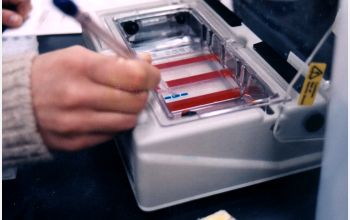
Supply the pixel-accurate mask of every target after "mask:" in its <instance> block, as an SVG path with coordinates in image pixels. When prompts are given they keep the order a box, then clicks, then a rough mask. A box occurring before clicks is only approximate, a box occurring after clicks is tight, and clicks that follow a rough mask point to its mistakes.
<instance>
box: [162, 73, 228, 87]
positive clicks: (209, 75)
mask: <svg viewBox="0 0 350 220" xmlns="http://www.w3.org/2000/svg"><path fill="white" fill-rule="evenodd" d="M228 76H232V72H231V70H229V69H222V70H217V71H213V72H208V73H202V74H198V75H195V76H189V77H184V78H180V79H174V80H169V81H167V82H166V84H167V85H168V86H169V87H175V86H180V85H184V84H190V83H195V82H199V81H203V80H209V79H215V78H219V77H228Z"/></svg>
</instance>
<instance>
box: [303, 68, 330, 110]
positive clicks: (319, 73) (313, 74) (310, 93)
mask: <svg viewBox="0 0 350 220" xmlns="http://www.w3.org/2000/svg"><path fill="white" fill-rule="evenodd" d="M326 67H327V64H325V63H310V66H309V71H308V73H307V75H306V78H305V81H304V84H303V88H302V90H301V93H300V96H299V100H298V104H299V105H309V106H310V105H312V104H314V101H315V98H316V95H317V92H318V88H319V87H320V83H321V80H322V78H323V74H324V72H325V71H326Z"/></svg>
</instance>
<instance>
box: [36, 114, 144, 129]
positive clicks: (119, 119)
mask: <svg viewBox="0 0 350 220" xmlns="http://www.w3.org/2000/svg"><path fill="white" fill-rule="evenodd" d="M49 120H50V121H51V123H46V125H45V128H44V127H43V126H41V128H42V129H45V130H47V131H51V132H54V133H57V134H62V135H69V134H84V133H91V132H95V133H108V134H109V133H116V132H119V131H124V130H127V129H130V128H133V127H134V126H135V125H136V121H137V115H136V114H123V113H111V112H96V111H88V110H86V111H70V112H69V113H67V112H66V113H62V114H60V115H57V116H56V117H54V118H50V119H49Z"/></svg>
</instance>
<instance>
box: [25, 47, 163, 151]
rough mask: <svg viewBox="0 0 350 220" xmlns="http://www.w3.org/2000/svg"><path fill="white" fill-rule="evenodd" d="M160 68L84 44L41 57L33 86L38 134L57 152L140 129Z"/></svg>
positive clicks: (35, 70) (82, 146)
mask: <svg viewBox="0 0 350 220" xmlns="http://www.w3.org/2000/svg"><path fill="white" fill-rule="evenodd" d="M159 79H160V73H159V70H158V69H156V68H155V67H153V66H152V65H150V64H149V63H148V62H146V61H142V60H126V59H123V58H116V57H112V56H105V55H101V54H97V53H94V52H92V51H89V50H87V49H84V48H82V47H79V46H75V47H70V48H68V49H63V50H59V51H55V52H51V53H47V54H43V55H40V56H38V57H36V58H35V59H34V61H33V66H32V74H31V86H32V98H33V108H34V113H35V116H36V120H37V124H38V129H39V132H40V133H41V136H42V137H43V139H44V142H45V144H46V145H47V146H49V147H50V148H52V149H60V150H78V149H81V148H84V147H88V146H93V145H96V144H98V143H101V142H104V141H106V140H108V139H111V138H112V136H113V134H115V133H116V132H118V131H122V130H126V129H130V128H132V127H134V126H135V124H136V120H137V115H138V113H139V112H140V111H141V110H142V109H143V108H144V106H145V104H146V102H147V97H148V90H150V89H153V88H155V87H156V86H157V85H158V83H159Z"/></svg>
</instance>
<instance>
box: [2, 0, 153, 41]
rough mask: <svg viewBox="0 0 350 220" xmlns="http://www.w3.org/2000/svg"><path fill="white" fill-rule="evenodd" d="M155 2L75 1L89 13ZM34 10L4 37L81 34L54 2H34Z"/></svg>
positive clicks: (137, 0) (130, 0) (116, 0)
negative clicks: (22, 22)
mask: <svg viewBox="0 0 350 220" xmlns="http://www.w3.org/2000/svg"><path fill="white" fill-rule="evenodd" d="M154 1H155V0H128V1H124V0H98V1H96V0H75V1H74V2H75V3H76V4H77V5H79V7H80V8H81V9H82V10H84V11H86V12H89V13H93V12H96V11H100V10H105V9H112V8H117V7H124V6H129V5H139V4H140V3H146V2H154ZM32 6H33V9H32V11H31V12H30V14H29V18H28V20H26V21H25V22H24V24H23V25H22V26H21V27H20V28H16V29H7V30H6V31H5V32H4V33H3V36H27V35H34V36H39V35H54V34H75V33H81V32H82V29H81V26H80V24H79V23H78V22H76V21H75V20H74V19H73V18H71V17H69V16H66V15H64V14H63V13H62V12H60V11H59V10H58V9H57V8H56V7H55V6H54V5H53V3H52V0H40V1H38V0H32Z"/></svg>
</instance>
